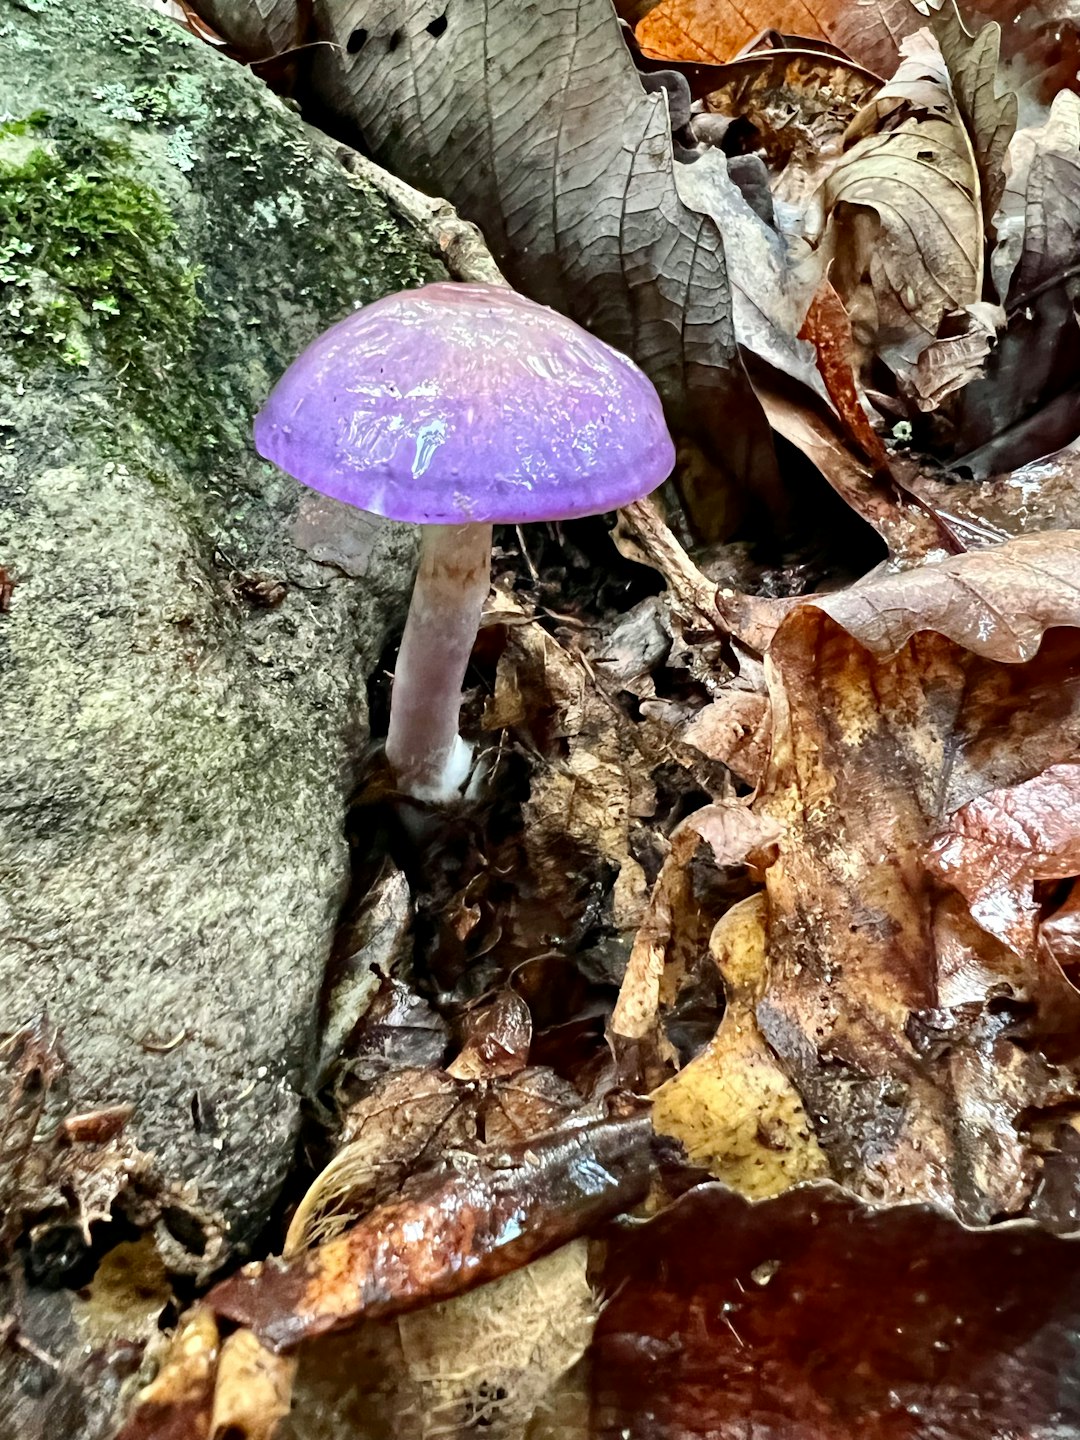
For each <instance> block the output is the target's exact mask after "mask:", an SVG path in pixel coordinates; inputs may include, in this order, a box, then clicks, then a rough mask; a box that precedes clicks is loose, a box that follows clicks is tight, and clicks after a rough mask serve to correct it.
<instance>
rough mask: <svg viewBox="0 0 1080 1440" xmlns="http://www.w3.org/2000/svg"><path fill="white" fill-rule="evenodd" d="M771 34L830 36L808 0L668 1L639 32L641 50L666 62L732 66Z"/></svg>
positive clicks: (653, 13)
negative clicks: (763, 0) (769, 0)
mask: <svg viewBox="0 0 1080 1440" xmlns="http://www.w3.org/2000/svg"><path fill="white" fill-rule="evenodd" d="M765 30H779V31H781V32H782V33H783V34H785V35H805V36H808V37H812V38H814V39H818V40H825V39H827V38H828V35H827V32H826V30H825V28H824V26H823V24H822V21H820V20H819V19H818V17H817V15H816V14H815V13H814V11H813V10H812V9H811V8H810V7H809V6H808V5H805V4H803V0H773V3H761V0H743V3H741V4H738V5H736V4H733V3H732V0H662V3H661V4H659V5H658V6H657V7H656V9H655V10H650V11H649V13H648V15H646V16H645V18H644V19H643V20H642V21H641V23H640V24H639V25H638V27H637V30H636V32H635V33H636V35H637V41H638V44H639V45H640V46H641V48H642V49H643V50H645V51H647V52H648V53H649V54H650V55H652V56H655V57H656V58H657V59H661V60H698V61H702V62H704V63H706V64H718V65H723V64H726V62H727V61H728V60H731V59H732V58H733V57H734V56H735V55H737V54H738V53H739V51H740V50H742V49H743V48H744V47H745V46H746V45H747V44H748V43H749V41H751V40H755V39H756V38H757V37H758V36H759V35H760V34H761V33H762V32H763V31H765Z"/></svg>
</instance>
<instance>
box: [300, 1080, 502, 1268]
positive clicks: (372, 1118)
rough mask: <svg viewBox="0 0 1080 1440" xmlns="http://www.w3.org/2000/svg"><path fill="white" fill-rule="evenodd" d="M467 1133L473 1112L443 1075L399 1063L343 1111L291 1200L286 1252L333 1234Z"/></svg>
mask: <svg viewBox="0 0 1080 1440" xmlns="http://www.w3.org/2000/svg"><path fill="white" fill-rule="evenodd" d="M475 1137H476V1127H475V1118H474V1115H473V1113H472V1112H471V1110H470V1108H469V1107H467V1106H465V1105H464V1104H463V1096H462V1092H461V1087H460V1086H459V1085H458V1084H457V1083H456V1082H455V1081H454V1080H452V1079H451V1078H450V1077H449V1076H448V1075H445V1074H443V1073H442V1072H440V1071H438V1070H434V1069H423V1070H417V1069H406V1070H400V1071H397V1072H395V1073H393V1074H390V1075H387V1076H385V1077H384V1078H383V1079H382V1080H381V1081H380V1082H379V1083H378V1084H376V1086H375V1088H374V1090H373V1091H372V1092H371V1094H370V1095H367V1096H365V1097H364V1099H362V1100H360V1101H358V1102H357V1103H356V1104H355V1105H353V1106H351V1107H350V1108H349V1110H348V1111H347V1112H346V1114H345V1118H344V1122H343V1125H342V1131H341V1135H340V1137H339V1144H340V1148H339V1149H338V1151H337V1153H336V1154H335V1155H334V1157H333V1159H332V1160H331V1161H330V1163H329V1164H328V1165H327V1166H326V1167H325V1168H324V1169H323V1170H321V1171H320V1172H319V1174H318V1176H317V1177H316V1178H315V1180H314V1181H313V1182H312V1184H311V1185H310V1186H309V1187H308V1190H307V1192H306V1194H305V1195H304V1198H303V1199H302V1200H301V1202H300V1204H299V1206H298V1207H297V1209H296V1213H295V1215H294V1216H293V1218H292V1223H291V1224H290V1226H289V1233H288V1236H287V1237H286V1241H285V1252H286V1254H293V1253H295V1252H297V1251H299V1250H304V1249H307V1248H308V1247H309V1246H310V1245H313V1244H318V1243H320V1242H322V1241H325V1240H327V1239H329V1238H331V1237H332V1236H334V1235H338V1234H340V1233H341V1231H342V1230H344V1229H346V1228H347V1227H348V1226H349V1225H350V1224H353V1223H354V1222H355V1221H356V1220H357V1219H358V1218H360V1217H362V1216H363V1215H365V1214H366V1213H367V1212H368V1211H370V1210H371V1209H373V1208H374V1207H375V1206H376V1205H378V1204H380V1203H383V1202H385V1201H388V1200H389V1199H391V1197H392V1196H394V1195H395V1194H397V1193H398V1191H399V1190H400V1188H401V1186H402V1184H403V1182H404V1181H405V1180H406V1179H407V1178H408V1177H409V1176H410V1175H411V1174H413V1173H414V1171H416V1170H417V1169H422V1168H425V1165H426V1166H428V1167H430V1166H431V1165H432V1164H433V1163H434V1162H435V1160H436V1159H437V1158H438V1157H439V1156H441V1155H442V1154H443V1153H444V1151H445V1150H447V1149H451V1148H454V1147H465V1146H468V1145H471V1144H472V1143H473V1142H474V1141H475Z"/></svg>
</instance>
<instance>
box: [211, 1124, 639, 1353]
mask: <svg viewBox="0 0 1080 1440" xmlns="http://www.w3.org/2000/svg"><path fill="white" fill-rule="evenodd" d="M651 1138H652V1128H651V1126H650V1124H649V1121H648V1119H647V1118H644V1117H634V1118H630V1119H626V1120H613V1121H603V1122H598V1123H595V1124H591V1125H584V1126H581V1127H580V1128H579V1129H570V1130H564V1131H562V1132H561V1133H557V1134H555V1135H549V1136H547V1137H543V1138H540V1139H537V1140H534V1141H533V1142H532V1143H531V1144H528V1145H518V1146H514V1147H511V1148H508V1149H507V1150H506V1151H505V1152H503V1153H497V1152H496V1153H493V1154H491V1155H489V1156H487V1157H486V1158H484V1159H480V1158H476V1159H474V1160H472V1161H469V1160H463V1162H462V1166H461V1170H460V1173H458V1172H452V1173H451V1174H450V1176H449V1177H446V1176H442V1177H438V1178H436V1179H434V1180H432V1181H429V1182H428V1183H427V1184H425V1185H423V1186H419V1187H418V1188H417V1191H416V1193H414V1194H413V1195H411V1196H409V1197H408V1198H405V1199H402V1200H398V1201H395V1202H391V1203H388V1204H386V1205H382V1206H380V1207H379V1208H378V1209H376V1210H374V1211H372V1212H371V1214H370V1215H368V1216H367V1217H366V1219H364V1220H363V1221H361V1223H360V1224H358V1225H356V1226H354V1227H353V1229H351V1230H349V1231H347V1232H346V1233H345V1234H343V1235H341V1236H339V1237H338V1238H337V1239H334V1240H331V1241H329V1242H327V1243H326V1244H325V1245H322V1246H318V1247H316V1248H315V1249H313V1250H309V1251H306V1252H305V1253H303V1254H301V1255H299V1256H298V1257H296V1258H295V1259H293V1260H267V1261H264V1262H260V1263H258V1264H255V1265H249V1266H247V1267H246V1268H245V1269H244V1270H242V1271H240V1272H239V1273H238V1274H236V1275H234V1276H232V1277H230V1278H229V1279H227V1280H224V1281H222V1283H221V1284H220V1285H218V1286H216V1287H215V1288H214V1289H213V1290H212V1291H211V1292H210V1296H209V1303H210V1305H211V1307H212V1308H213V1309H214V1311H215V1312H216V1313H217V1314H219V1315H224V1316H226V1317H228V1318H229V1319H230V1320H235V1321H238V1322H239V1323H240V1324H243V1325H246V1326H248V1328H249V1329H251V1330H253V1331H254V1332H255V1334H256V1335H257V1336H258V1337H259V1338H260V1340H262V1341H263V1342H264V1343H265V1344H266V1345H268V1346H269V1347H270V1348H271V1349H273V1350H277V1351H282V1350H290V1349H292V1348H293V1347H294V1346H296V1345H298V1344H299V1343H300V1342H301V1341H302V1340H306V1339H310V1338H311V1337H313V1336H315V1335H324V1334H326V1333H328V1332H329V1331H334V1330H341V1329H346V1328H348V1327H349V1326H351V1325H354V1324H356V1323H357V1322H358V1321H359V1320H361V1319H371V1318H377V1317H382V1316H388V1315H397V1314H401V1313H402V1312H404V1311H406V1310H410V1309H414V1308H416V1307H417V1306H420V1305H425V1304H427V1303H429V1302H430V1301H433V1300H445V1299H447V1298H449V1297H450V1296H452V1295H460V1294H463V1293H464V1292H465V1291H467V1290H471V1289H473V1288H474V1287H475V1286H477V1285H482V1284H483V1283H484V1282H485V1281H488V1280H493V1279H495V1278H497V1277H498V1276H500V1275H505V1274H507V1273H508V1272H509V1271H511V1270H516V1269H518V1268H520V1267H521V1266H522V1265H525V1264H528V1262H529V1261H530V1260H533V1259H535V1258H536V1257H537V1256H539V1255H543V1254H546V1253H547V1252H548V1251H549V1250H554V1249H555V1248H557V1247H558V1246H559V1245H562V1244H565V1243H566V1241H567V1240H570V1239H573V1238H574V1237H575V1236H577V1235H581V1234H584V1233H586V1232H587V1231H589V1230H590V1229H592V1228H594V1227H595V1226H597V1225H598V1224H600V1223H601V1222H603V1221H604V1220H607V1219H610V1218H611V1217H612V1216H613V1215H616V1214H618V1213H619V1212H621V1211H623V1210H626V1209H628V1208H629V1207H631V1206H632V1205H634V1204H636V1203H637V1202H638V1201H639V1200H640V1199H642V1198H643V1196H644V1195H645V1193H646V1191H647V1189H648V1185H649V1177H650V1173H651V1170H652V1165H653V1154H652V1146H651Z"/></svg>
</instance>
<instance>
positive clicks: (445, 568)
mask: <svg viewBox="0 0 1080 1440" xmlns="http://www.w3.org/2000/svg"><path fill="white" fill-rule="evenodd" d="M490 584H491V526H490V525H425V526H424V529H423V534H422V538H421V542H420V568H419V570H418V571H417V574H416V584H415V585H414V586H413V593H412V601H411V603H410V605H409V618H408V619H407V620H406V622H405V633H404V635H403V636H402V637H401V649H400V651H399V652H398V660H397V667H396V669H395V671H394V691H393V696H392V698H391V702H390V730H389V734H388V735H387V737H386V758H387V760H388V761H389V762H390V766H391V768H392V769H393V771H394V777H395V779H396V780H397V784H398V788H399V789H400V790H402V791H404V792H405V794H406V795H412V796H413V797H414V798H415V799H417V800H427V801H429V802H431V803H432V804H437V805H442V804H446V803H447V802H448V801H450V800H455V799H458V798H459V797H460V794H461V787H462V785H463V784H464V783H465V781H466V780H467V778H468V775H469V771H470V769H471V768H472V747H471V746H470V745H467V744H466V743H465V741H464V740H462V738H461V736H460V735H459V734H458V718H459V716H460V712H461V685H462V681H463V680H464V679H465V670H466V668H467V666H468V664H469V656H470V655H471V654H472V648H473V642H474V641H475V640H476V631H477V629H478V627H479V624H480V612H481V610H482V609H483V605H484V601H485V600H486V599H487V594H488V589H489V587H490Z"/></svg>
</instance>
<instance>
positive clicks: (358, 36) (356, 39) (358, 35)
mask: <svg viewBox="0 0 1080 1440" xmlns="http://www.w3.org/2000/svg"><path fill="white" fill-rule="evenodd" d="M367 36H368V32H367V31H366V30H365V29H364V27H363V26H362V25H358V26H357V27H356V29H355V30H354V31H353V32H352V34H351V35H350V36H349V38H348V40H346V41H345V49H346V50H347V51H348V53H349V54H350V55H358V54H359V53H360V51H361V50H362V49H363V48H364V46H365V45H366V44H367Z"/></svg>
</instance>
